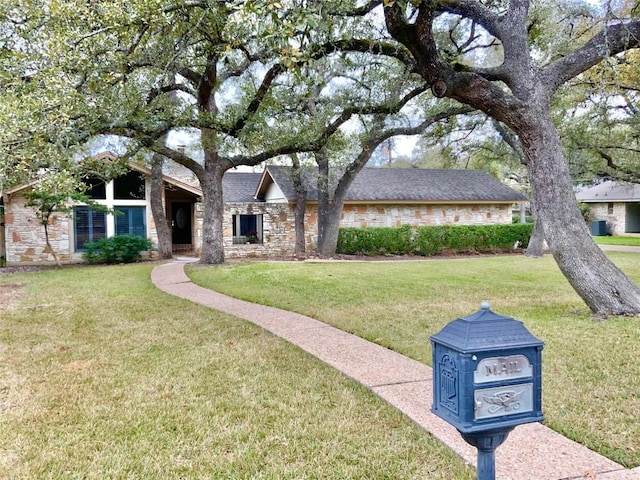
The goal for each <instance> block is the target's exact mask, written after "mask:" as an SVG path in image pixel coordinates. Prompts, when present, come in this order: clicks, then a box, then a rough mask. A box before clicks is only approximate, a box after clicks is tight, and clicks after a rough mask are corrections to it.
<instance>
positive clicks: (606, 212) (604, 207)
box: [588, 202, 627, 235]
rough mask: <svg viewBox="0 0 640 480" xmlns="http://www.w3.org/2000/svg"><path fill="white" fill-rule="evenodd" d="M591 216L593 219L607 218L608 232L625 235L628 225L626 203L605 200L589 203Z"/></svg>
mask: <svg viewBox="0 0 640 480" xmlns="http://www.w3.org/2000/svg"><path fill="white" fill-rule="evenodd" d="M588 205H589V218H591V219H592V220H605V221H606V222H607V233H609V234H611V235H624V234H625V225H626V215H627V208H626V204H625V203H617V202H613V203H611V202H606V203H605V202H603V203H589V204H588Z"/></svg>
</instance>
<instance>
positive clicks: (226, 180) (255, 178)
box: [222, 171, 263, 203]
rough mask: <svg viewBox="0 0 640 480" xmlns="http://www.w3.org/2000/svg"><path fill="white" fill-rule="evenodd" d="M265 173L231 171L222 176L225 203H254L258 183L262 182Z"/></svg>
mask: <svg viewBox="0 0 640 480" xmlns="http://www.w3.org/2000/svg"><path fill="white" fill-rule="evenodd" d="M262 177H263V173H251V172H229V171H227V172H226V173H225V174H224V177H222V195H223V197H224V202H225V203H253V202H257V201H259V200H256V198H255V197H254V193H255V191H256V185H258V184H259V183H260V180H261V178H262Z"/></svg>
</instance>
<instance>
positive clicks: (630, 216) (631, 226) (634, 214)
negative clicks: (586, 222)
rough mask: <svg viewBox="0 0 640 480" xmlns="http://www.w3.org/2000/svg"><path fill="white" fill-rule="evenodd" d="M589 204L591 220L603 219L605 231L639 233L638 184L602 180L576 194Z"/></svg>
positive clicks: (639, 197) (639, 189)
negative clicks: (598, 183)
mask: <svg viewBox="0 0 640 480" xmlns="http://www.w3.org/2000/svg"><path fill="white" fill-rule="evenodd" d="M576 198H577V199H578V201H580V202H584V203H586V204H587V205H588V206H589V218H590V219H591V220H596V221H598V220H600V221H605V222H606V226H607V233H610V234H612V235H623V234H625V233H640V185H637V184H631V183H619V182H611V181H609V182H603V183H601V184H600V185H596V186H595V187H591V188H588V189H586V190H583V191H581V192H580V193H578V194H577V195H576Z"/></svg>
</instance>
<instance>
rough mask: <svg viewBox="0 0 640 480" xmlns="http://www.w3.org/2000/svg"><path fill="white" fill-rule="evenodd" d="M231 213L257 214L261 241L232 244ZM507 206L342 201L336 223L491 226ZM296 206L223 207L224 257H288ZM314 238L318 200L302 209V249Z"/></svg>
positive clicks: (507, 216) (506, 217) (507, 217)
mask: <svg viewBox="0 0 640 480" xmlns="http://www.w3.org/2000/svg"><path fill="white" fill-rule="evenodd" d="M233 215H262V219H263V242H262V243H261V244H253V243H244V244H234V243H233V225H232V218H233ZM511 215H512V208H511V205H507V204H486V205H482V204H473V205H392V204H380V205H345V207H344V209H343V212H342V217H341V220H340V226H341V227H356V228H358V227H400V226H402V225H410V226H412V227H418V226H425V225H491V224H510V223H511V222H512V217H511ZM294 219H295V210H294V207H293V206H292V205H289V204H287V203H259V202H257V203H251V204H245V203H237V204H227V205H226V206H225V216H224V220H223V228H224V246H225V247H224V248H225V256H226V257H227V258H274V257H290V256H292V255H293V254H294V250H295V241H296V238H295V226H294V225H295V224H294ZM317 238H318V209H317V205H315V204H311V205H308V206H307V208H306V212H305V245H306V249H307V251H310V250H312V249H313V248H315V246H316V242H317Z"/></svg>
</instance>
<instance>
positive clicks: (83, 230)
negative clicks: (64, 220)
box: [73, 207, 107, 251]
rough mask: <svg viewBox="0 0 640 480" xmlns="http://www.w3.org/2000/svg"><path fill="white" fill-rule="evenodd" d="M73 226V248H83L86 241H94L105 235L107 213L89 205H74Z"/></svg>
mask: <svg viewBox="0 0 640 480" xmlns="http://www.w3.org/2000/svg"><path fill="white" fill-rule="evenodd" d="M73 227H74V234H75V235H74V239H75V250H76V251H80V250H83V249H84V244H85V243H86V242H94V241H96V240H100V239H101V238H104V237H106V236H107V215H106V214H105V213H104V212H96V211H95V210H93V209H92V208H90V207H76V208H75V209H74V215H73Z"/></svg>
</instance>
